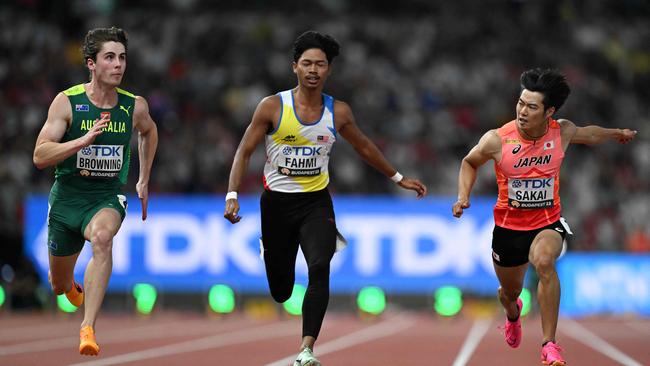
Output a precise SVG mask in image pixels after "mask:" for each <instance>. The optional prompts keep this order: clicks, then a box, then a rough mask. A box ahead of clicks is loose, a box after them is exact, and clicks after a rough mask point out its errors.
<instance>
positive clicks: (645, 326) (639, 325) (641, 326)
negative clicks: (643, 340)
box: [623, 321, 650, 334]
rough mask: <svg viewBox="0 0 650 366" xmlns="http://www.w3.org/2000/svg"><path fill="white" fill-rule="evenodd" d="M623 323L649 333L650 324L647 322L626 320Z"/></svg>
mask: <svg viewBox="0 0 650 366" xmlns="http://www.w3.org/2000/svg"><path fill="white" fill-rule="evenodd" d="M623 324H625V325H627V326H628V327H630V328H632V329H634V330H636V331H639V332H641V333H645V334H650V324H649V323H648V322H641V323H638V322H630V321H626V322H624V323H623Z"/></svg>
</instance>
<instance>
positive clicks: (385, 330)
mask: <svg viewBox="0 0 650 366" xmlns="http://www.w3.org/2000/svg"><path fill="white" fill-rule="evenodd" d="M413 323H415V319H413V318H407V317H406V316H404V315H398V316H396V317H395V318H392V319H389V320H385V321H383V322H381V323H379V324H375V325H373V326H370V327H367V328H364V329H361V330H358V331H356V332H353V333H350V334H347V335H344V336H342V337H339V338H337V339H335V340H332V341H329V342H327V343H323V344H321V345H319V346H318V347H317V351H316V354H317V355H318V356H323V355H326V354H328V353H333V352H337V351H340V350H342V349H345V348H349V347H352V346H356V345H358V344H362V343H366V342H370V341H372V340H375V339H379V338H383V337H386V336H389V335H391V334H395V333H399V332H401V331H402V330H404V329H406V328H408V327H410V326H411V325H413ZM295 357H296V355H295V354H293V355H291V356H287V357H285V358H283V359H281V360H277V361H273V362H271V363H268V364H266V365H265V366H286V365H289V364H291V363H292V362H293V361H294V360H295Z"/></svg>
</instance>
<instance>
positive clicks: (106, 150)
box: [81, 145, 122, 157]
mask: <svg viewBox="0 0 650 366" xmlns="http://www.w3.org/2000/svg"><path fill="white" fill-rule="evenodd" d="M81 154H82V155H85V156H89V155H93V156H95V157H119V156H122V146H121V145H90V146H87V147H84V148H83V149H81Z"/></svg>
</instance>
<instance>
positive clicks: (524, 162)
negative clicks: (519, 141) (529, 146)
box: [513, 150, 553, 168]
mask: <svg viewBox="0 0 650 366" xmlns="http://www.w3.org/2000/svg"><path fill="white" fill-rule="evenodd" d="M513 153H514V150H513ZM552 157H553V155H550V154H549V155H544V156H531V157H525V158H520V159H519V161H518V162H517V164H515V165H514V166H513V167H514V168H523V167H527V166H533V165H545V164H548V163H550V162H551V158H552Z"/></svg>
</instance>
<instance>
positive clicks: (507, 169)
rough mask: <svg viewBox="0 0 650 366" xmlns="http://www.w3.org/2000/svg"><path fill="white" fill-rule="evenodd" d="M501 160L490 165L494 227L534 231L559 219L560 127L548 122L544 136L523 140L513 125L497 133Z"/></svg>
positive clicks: (508, 124) (555, 122)
mask: <svg viewBox="0 0 650 366" xmlns="http://www.w3.org/2000/svg"><path fill="white" fill-rule="evenodd" d="M497 133H498V135H499V137H501V160H500V161H499V162H496V163H495V164H494V169H495V171H496V176H497V185H498V186H499V197H498V199H497V203H496V205H495V206H494V223H495V224H496V225H497V226H501V227H504V228H507V229H512V230H534V229H538V228H540V227H544V226H546V225H549V224H552V223H554V222H555V221H557V220H559V219H560V166H561V165H562V160H563V159H564V150H563V149H562V137H561V134H560V124H559V123H557V121H556V120H554V119H551V120H550V121H549V127H548V132H547V133H546V135H544V136H543V137H542V138H540V139H538V140H536V141H530V140H525V139H524V138H523V137H521V135H519V131H518V130H517V125H516V122H515V121H510V122H508V123H506V124H505V125H503V126H502V127H501V128H499V129H498V130H497Z"/></svg>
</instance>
